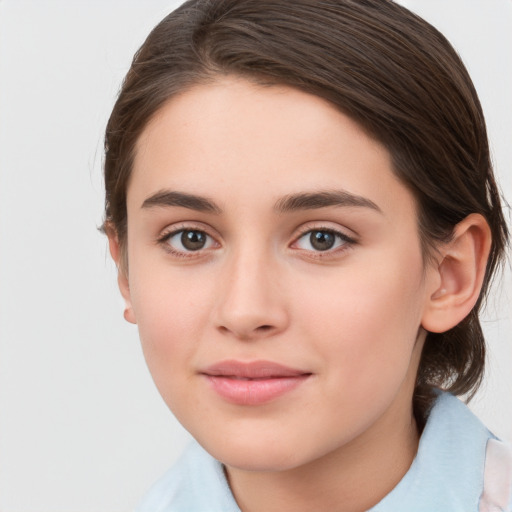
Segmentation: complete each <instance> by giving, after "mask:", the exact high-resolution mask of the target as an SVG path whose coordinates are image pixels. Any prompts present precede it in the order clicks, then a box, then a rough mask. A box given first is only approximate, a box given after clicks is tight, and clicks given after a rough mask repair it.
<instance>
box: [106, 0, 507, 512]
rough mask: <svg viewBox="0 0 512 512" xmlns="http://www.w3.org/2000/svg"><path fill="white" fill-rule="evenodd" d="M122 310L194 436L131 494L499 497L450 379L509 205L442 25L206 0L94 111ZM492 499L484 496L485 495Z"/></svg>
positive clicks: (500, 451)
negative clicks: (157, 476)
mask: <svg viewBox="0 0 512 512" xmlns="http://www.w3.org/2000/svg"><path fill="white" fill-rule="evenodd" d="M105 183H106V220H105V230H106V232H107V234H108V236H109V241H110V249H111V253H112V256H113V258H114V259H115V261H116V262H117V264H118V268H119V286H120V289H121V293H122V294H123V297H124V298H125V301H126V310H125V318H126V319H127V320H128V321H130V322H133V323H136V324H138V327H139V332H140V337H141V342H142V346H143V349H144V354H145V357H146V360H147V363H148V366H149V369H150V371H151V373H152V375H153V378H154V380H155V383H156V385H157V387H158V389H159V391H160V393H161V395H162V397H163V398H164V400H165V401H166V403H167V404H168V406H169V407H170V409H171V410H172V411H173V413H174V414H175V415H176V417H177V418H178V419H179V420H180V422H181V423H182V424H183V425H184V426H185V428H186V429H187V430H189V432H191V434H192V435H193V436H194V438H195V439H196V440H197V445H194V446H192V447H191V448H190V449H189V450H188V451H187V452H186V453H185V454H184V456H183V457H182V459H181V460H180V462H179V463H178V465H177V466H176V467H175V468H174V469H172V470H171V471H170V472H169V473H168V474H167V475H166V476H165V477H164V478H163V479H162V480H161V482H159V483H158V484H157V485H156V486H155V488H154V489H153V490H152V491H151V492H150V493H149V494H148V496H147V498H146V499H145V500H144V502H143V504H141V508H140V510H141V511H151V512H155V511H194V512H198V511H203V510H204V511H210V510H211V511H217V510H219V511H238V510H242V511H244V512H246V511H251V512H252V511H265V512H269V511H274V510H279V511H284V510H290V511H294V512H296V511H301V510H307V511H311V510H330V511H341V512H359V511H365V510H372V511H374V512H387V511H393V512H397V511H411V510H414V511H425V512H427V511H428V512H433V511H436V512H442V511H447V512H448V511H450V512H453V511H461V512H469V511H475V512H476V511H480V512H483V511H487V510H510V507H511V494H512V493H511V490H512V456H511V455H510V452H509V450H508V448H507V447H506V446H505V445H504V444H503V443H501V442H500V441H498V440H497V439H496V438H495V437H494V436H493V435H492V434H491V433H490V432H489V431H488V430H487V429H486V428H485V427H484V426H483V425H482V424H481V423H480V422H479V420H478V419H477V418H475V417H474V416H473V415H472V413H470V411H469V410H468V409H467V408H466V406H465V405H464V404H463V403H462V402H460V401H459V400H458V399H457V398H455V397H454V396H453V395H466V396H471V395H472V394H473V393H474V392H475V391H476V389H477V388H478V385H479V383H480V381H481V378H482V372H483V367H484V359H485V342H484V338H483V334H482V330H481V327H480V323H479V318H478V314H479V309H480V306H481V304H482V301H483V300H484V298H485V294H486V292H487V289H488V286H489V283H490V281H491V279H492V277H493V275H494V273H495V271H496V269H497V267H498V266H499V263H500V261H501V260H502V258H503V254H504V249H505V246H506V242H507V236H508V232H507V227H506V225H505V222H504V218H503V214H502V211H501V204H500V197H499V193H498V190H497V187H496V184H495V181H494V177H493V173H492V167H491V163H490V159H489V149H488V142H487V135H486V129H485V123H484V119H483V114H482V111H481V108H480V104H479V101H478V98H477V96H476V93H475V90H474V88H473V85H472V83H471V80H470V78H469V76H468V74H467V72H466V70H465V68H464V66H463V65H462V63H461V61H460V59H459V58H458V56H457V54H456V53H455V51H454V50H453V48H452V47H451V46H450V44H449V43H448V42H447V41H446V39H445V38H444V37H443V36H442V35H441V34H440V33H439V32H437V31H436V30H435V29H434V28H433V27H431V26H430V25H429V24H427V23H426V22H425V21H423V20H422V19H420V18H418V17H417V16H415V15H413V14H412V13H410V12H409V11H407V10H406V9H404V8H403V7H400V6H398V5H396V4H394V3H393V2H390V1H387V0H365V1H355V0H330V1H317V0H299V1H297V0H293V1H292V0H273V1H270V0H268V1H267V0H216V1H209V0H192V1H189V2H186V3H185V4H183V5H182V6H181V7H180V8H179V9H177V10H176V11H174V12H173V13H171V14H170V15H169V16H168V17H166V18H165V19H164V20H163V21H162V22H161V23H160V24H159V25H158V26H157V27H156V28H155V29H154V30H153V31H152V33H151V34H150V35H149V37H148V39H147V40H146V42H145V43H144V45H143V46H142V48H141V49H140V51H139V52H138V53H137V54H136V56H135V58H134V61H133V64H132V67H131V69H130V71H129V73H128V75H127V77H126V79H125V82H124V84H123V87H122V90H121V92H120V95H119V98H118V100H117V103H116V105H115V107H114V110H113V112H112V115H111V118H110V121H109V123H108V126H107V132H106V159H105ZM493 507H494V508H493Z"/></svg>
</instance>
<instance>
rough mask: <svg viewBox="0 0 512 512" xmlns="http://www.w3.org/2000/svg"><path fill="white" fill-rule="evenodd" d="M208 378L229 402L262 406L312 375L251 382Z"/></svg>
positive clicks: (229, 378) (251, 380) (214, 377)
mask: <svg viewBox="0 0 512 512" xmlns="http://www.w3.org/2000/svg"><path fill="white" fill-rule="evenodd" d="M206 377H207V379H208V381H209V382H210V384H211V386H212V387H213V389H214V391H215V392H217V393H218V394H219V395H220V396H221V397H222V398H224V399H225V400H227V401H228V402H230V403H233V404H237V405H260V404H264V403H266V402H270V401H271V400H274V399H276V398H278V397H280V396H282V395H284V394H286V393H288V392H290V391H292V390H294V389H295V388H297V387H298V386H300V385H301V384H302V383H303V382H304V381H305V380H307V379H308V378H309V377H310V374H304V375H297V376H296V377H274V378H268V379H249V380H244V379H237V378H231V377H224V376H212V375H206Z"/></svg>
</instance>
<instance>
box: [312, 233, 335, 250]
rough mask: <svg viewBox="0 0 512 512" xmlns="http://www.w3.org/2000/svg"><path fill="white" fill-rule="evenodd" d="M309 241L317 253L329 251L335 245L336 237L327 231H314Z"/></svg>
mask: <svg viewBox="0 0 512 512" xmlns="http://www.w3.org/2000/svg"><path fill="white" fill-rule="evenodd" d="M309 240H310V242H311V245H312V246H313V247H314V248H315V249H316V250H317V251H327V249H330V248H331V247H332V246H333V245H334V242H335V237H334V235H333V234H332V233H329V232H327V231H313V232H312V233H311V235H310V236H309Z"/></svg>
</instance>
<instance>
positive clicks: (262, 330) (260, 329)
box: [256, 325, 272, 332]
mask: <svg viewBox="0 0 512 512" xmlns="http://www.w3.org/2000/svg"><path fill="white" fill-rule="evenodd" d="M270 329H272V326H271V325H260V326H259V327H258V328H257V329H256V330H257V331H260V332H266V331H270Z"/></svg>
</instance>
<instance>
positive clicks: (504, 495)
mask: <svg viewBox="0 0 512 512" xmlns="http://www.w3.org/2000/svg"><path fill="white" fill-rule="evenodd" d="M511 510H512V447H511V446H510V445H509V444H506V443H503V442H502V441H499V440H498V439H489V441H488V442H487V447H486V455H485V470H484V486H483V492H482V497H481V499H480V508H479V512H495V511H496V512H500V511H506V512H509V511H511Z"/></svg>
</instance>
